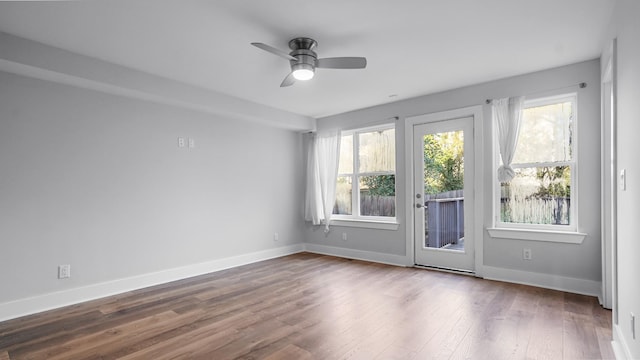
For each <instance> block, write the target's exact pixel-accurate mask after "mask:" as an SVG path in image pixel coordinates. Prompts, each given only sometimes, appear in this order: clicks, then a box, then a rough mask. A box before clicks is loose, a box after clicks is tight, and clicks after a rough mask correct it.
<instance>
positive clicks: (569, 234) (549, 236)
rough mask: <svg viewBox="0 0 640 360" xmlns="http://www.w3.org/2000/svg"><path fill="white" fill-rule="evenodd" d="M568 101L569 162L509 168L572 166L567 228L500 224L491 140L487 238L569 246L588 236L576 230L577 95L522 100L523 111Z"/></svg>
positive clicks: (496, 158)
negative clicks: (490, 212)
mask: <svg viewBox="0 0 640 360" xmlns="http://www.w3.org/2000/svg"><path fill="white" fill-rule="evenodd" d="M565 99H570V100H571V102H572V103H573V106H572V110H573V116H574V122H573V138H572V144H571V145H572V150H571V155H572V159H571V161H562V162H554V163H535V164H524V163H523V164H511V166H512V167H513V168H514V169H515V168H520V167H536V166H545V165H554V166H555V165H557V164H566V165H570V166H571V180H572V184H571V185H572V186H571V210H570V215H569V216H570V218H571V224H570V225H543V224H520V223H505V222H501V221H500V199H499V196H500V183H499V182H498V181H497V178H496V176H495V174H496V173H497V170H498V167H499V166H500V150H499V146H498V143H497V141H495V140H494V141H493V146H494V160H493V164H494V166H493V171H492V181H493V184H494V186H493V191H494V194H493V212H494V216H493V219H494V222H493V224H494V225H493V227H489V228H487V231H488V232H489V235H490V236H491V237H492V238H507V239H518V240H533V241H547V242H559V243H571V244H580V243H582V241H583V240H584V238H585V237H586V236H587V234H584V233H581V232H579V231H578V224H579V220H578V216H579V215H578V196H577V192H578V182H579V179H578V176H577V174H578V156H579V154H578V152H577V149H578V141H579V135H578V127H579V125H578V123H579V115H578V93H577V91H576V92H571V93H562V94H557V95H551V96H544V97H539V98H534V99H528V100H525V104H524V108H525V109H527V108H530V107H538V106H544V105H550V104H554V103H557V102H559V101H562V100H565ZM492 126H494V139H497V128H496V127H495V124H492Z"/></svg>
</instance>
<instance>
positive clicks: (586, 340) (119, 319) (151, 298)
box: [0, 253, 613, 360]
mask: <svg viewBox="0 0 640 360" xmlns="http://www.w3.org/2000/svg"><path fill="white" fill-rule="evenodd" d="M610 338H611V312H610V311H607V310H604V309H602V308H601V307H600V306H599V305H598V302H597V299H595V298H592V297H588V296H582V295H575V294H569V293H564V292H560V291H553V290H545V289H540V288H535V287H528V286H523V285H516V284H508V283H501V282H495V281H487V280H481V279H476V278H473V277H469V276H463V275H456V274H449V273H442V272H436V271H429V270H420V269H413V268H401V267H393V266H386V265H381V264H373V263H366V262H361V261H351V260H346V259H339V258H333V257H329V256H321V255H314V254H306V253H303V254H297V255H292V256H287V257H282V258H279V259H273V260H269V261H264V262H260V263H256V264H251V265H247V266H242V267H238V268H234V269H230V270H225V271H220V272H216V273H212V274H209V275H204V276H199V277H195V278H191V279H186V280H182V281H178V282H174V283H169V284H164V285H161V286H156V287H151V288H147V289H143V290H138V291H134V292H130V293H125V294H121V295H118V296H113V297H109V298H105V299H101V300H96V301H91V302H87V303H83V304H78V305H74V306H70V307H67V308H63V309H58V310H54V311H49V312H45V313H41V314H36V315H32V316H28V317H23V318H19V319H15V320H10V321H6V322H3V323H0V360H7V359H234V358H244V359H271V360H273V359H607V358H613V354H612V351H611V348H610V342H609V341H610Z"/></svg>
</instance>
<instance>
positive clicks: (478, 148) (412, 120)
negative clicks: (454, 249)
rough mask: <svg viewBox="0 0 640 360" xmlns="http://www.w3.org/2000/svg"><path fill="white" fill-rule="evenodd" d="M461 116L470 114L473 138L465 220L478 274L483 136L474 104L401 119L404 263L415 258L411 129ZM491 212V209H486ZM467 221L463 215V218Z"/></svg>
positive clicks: (481, 239)
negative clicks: (468, 207)
mask: <svg viewBox="0 0 640 360" xmlns="http://www.w3.org/2000/svg"><path fill="white" fill-rule="evenodd" d="M465 117H473V141H474V158H473V161H474V162H475V172H474V179H473V182H474V189H473V190H474V191H473V199H474V209H473V214H469V215H471V216H469V219H470V220H471V221H472V224H469V228H470V229H472V235H473V237H474V244H475V256H474V263H475V276H477V277H482V275H483V264H484V261H483V259H484V255H483V249H484V247H483V243H484V231H483V221H484V215H483V214H484V211H483V209H484V208H485V206H484V190H485V186H484V139H483V129H484V122H483V120H482V119H483V106H482V105H476V106H470V107H465V108H461V109H455V110H448V111H441V112H437V113H431V114H424V115H418V116H412V117H407V118H406V119H405V128H404V129H405V130H404V144H405V164H407V166H405V186H406V187H405V189H407V191H406V194H405V204H406V216H405V218H406V234H407V235H406V250H407V259H408V261H409V262H410V264H408V265H413V264H414V259H415V246H414V238H415V236H414V235H415V234H414V229H415V226H414V218H415V216H414V214H413V212H414V203H415V201H414V199H413V189H414V188H415V184H414V168H415V167H414V166H413V165H411V166H409V164H413V147H414V144H413V128H414V125H417V124H424V123H429V122H436V121H444V120H451V119H459V118H465ZM490 210H491V211H492V209H490ZM465 221H467V218H465Z"/></svg>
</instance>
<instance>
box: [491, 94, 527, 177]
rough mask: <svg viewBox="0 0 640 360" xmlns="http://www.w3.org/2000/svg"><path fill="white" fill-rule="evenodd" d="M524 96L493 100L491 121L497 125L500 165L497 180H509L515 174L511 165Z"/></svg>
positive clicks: (518, 131)
mask: <svg viewBox="0 0 640 360" xmlns="http://www.w3.org/2000/svg"><path fill="white" fill-rule="evenodd" d="M523 106H524V96H518V97H511V98H503V99H497V100H493V109H492V110H493V121H494V122H495V124H497V126H498V145H499V147H500V158H501V159H502V165H500V167H499V168H498V181H500V182H503V183H504V182H509V181H511V179H513V178H514V176H515V175H516V173H515V171H514V170H513V168H512V167H511V162H512V161H513V156H514V154H515V152H516V145H517V143H518V134H519V133H520V124H521V123H522V108H523Z"/></svg>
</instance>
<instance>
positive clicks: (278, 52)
mask: <svg viewBox="0 0 640 360" xmlns="http://www.w3.org/2000/svg"><path fill="white" fill-rule="evenodd" d="M251 45H253V46H255V47H257V48H259V49H262V50H264V51H268V52H270V53H272V54H274V55H278V56H280V57H283V58H285V59H287V60H296V58H294V57H293V56H291V55H289V54H288V53H286V52H284V51H282V50H279V49H276V48H274V47H273V46H269V45H267V44H263V43H259V42H253V43H251Z"/></svg>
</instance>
